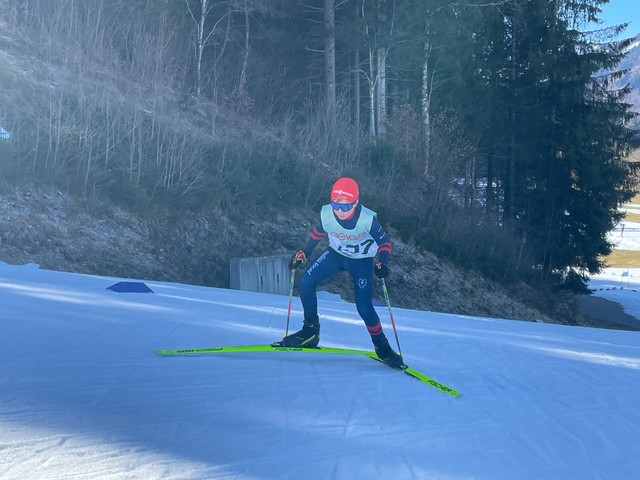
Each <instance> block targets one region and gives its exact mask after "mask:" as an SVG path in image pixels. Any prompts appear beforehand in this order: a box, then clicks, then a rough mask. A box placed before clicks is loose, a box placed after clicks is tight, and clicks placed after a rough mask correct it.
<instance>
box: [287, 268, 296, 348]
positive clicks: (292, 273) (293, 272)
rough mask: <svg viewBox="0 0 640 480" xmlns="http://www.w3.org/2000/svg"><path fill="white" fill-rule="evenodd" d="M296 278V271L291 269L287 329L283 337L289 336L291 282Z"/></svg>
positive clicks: (291, 297) (291, 296) (291, 298)
mask: <svg viewBox="0 0 640 480" xmlns="http://www.w3.org/2000/svg"><path fill="white" fill-rule="evenodd" d="M295 278H296V269H295V268H292V269H291V284H290V285H289V308H288V309H287V328H286V329H285V331H284V336H285V337H286V336H287V335H289V320H290V319H291V300H293V282H294V281H295Z"/></svg>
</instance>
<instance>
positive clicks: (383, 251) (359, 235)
mask: <svg viewBox="0 0 640 480" xmlns="http://www.w3.org/2000/svg"><path fill="white" fill-rule="evenodd" d="M326 236H328V237H329V247H328V248H327V249H326V250H325V251H324V252H322V254H321V255H320V256H319V257H318V258H317V260H316V261H315V262H314V263H313V264H312V265H311V266H310V267H309V268H308V269H307V271H306V272H305V273H304V274H302V277H301V278H300V300H301V301H302V307H303V309H304V322H303V325H302V330H300V331H299V332H296V333H293V334H291V335H287V336H286V337H284V338H283V339H282V342H279V343H278V344H280V345H284V346H287V347H316V346H317V345H318V343H319V341H320V319H319V317H318V299H317V296H316V287H317V285H318V284H319V283H320V282H322V281H324V280H326V279H328V278H330V277H332V276H334V275H336V274H337V273H338V272H340V271H343V270H344V271H347V272H349V274H350V275H351V279H352V281H353V289H354V291H355V298H356V308H357V309H358V313H359V314H360V316H361V317H362V319H363V320H364V323H365V324H366V326H367V330H368V331H369V334H370V335H371V341H372V342H373V345H374V347H375V351H376V355H377V356H378V358H380V359H381V360H382V361H383V362H385V363H386V364H387V365H389V366H390V367H392V368H397V369H402V368H404V362H403V361H402V357H401V356H400V355H398V354H397V353H396V352H394V351H393V349H392V348H391V346H390V345H389V341H388V340H387V337H386V336H385V334H384V332H383V331H382V325H381V324H380V318H379V317H378V314H377V313H376V311H375V309H374V308H373V303H372V296H373V274H374V273H375V275H376V276H377V277H379V278H385V277H387V276H388V275H389V267H388V263H389V255H390V253H391V242H390V241H389V238H388V237H387V235H386V234H385V232H384V229H383V228H382V226H381V225H380V223H379V222H378V217H377V216H376V213H375V212H373V211H371V210H369V209H368V208H366V207H364V206H362V205H361V204H360V202H359V188H358V184H357V183H356V181H355V180H353V179H352V178H348V177H342V178H340V179H338V181H336V182H335V184H334V185H333V188H332V189H331V203H330V204H328V205H325V206H323V207H322V209H321V211H320V219H319V220H318V223H317V224H316V226H315V227H314V229H313V230H312V231H311V235H310V237H309V240H308V241H307V244H306V245H305V247H304V248H303V249H302V250H298V251H297V252H296V253H295V254H294V255H293V257H292V258H291V262H290V264H289V267H290V268H291V269H292V270H294V269H296V268H298V267H299V266H300V265H302V264H303V263H304V262H306V260H307V258H309V256H310V255H311V253H312V252H313V250H314V248H315V247H316V245H317V244H318V243H319V242H320V240H322V239H323V238H324V237H326ZM376 254H377V255H378V261H377V262H375V263H374V258H375V256H376Z"/></svg>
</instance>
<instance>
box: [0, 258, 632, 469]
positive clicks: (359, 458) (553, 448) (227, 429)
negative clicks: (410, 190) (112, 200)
mask: <svg viewBox="0 0 640 480" xmlns="http://www.w3.org/2000/svg"><path fill="white" fill-rule="evenodd" d="M119 280H121V279H113V278H101V277H95V276H86V275H74V274H68V273H60V272H53V271H47V270H41V269H38V268H37V267H36V266H34V265H24V266H11V265H7V264H4V263H0V478H2V479H3V480H9V479H16V480H18V479H19V480H24V479H25V478H37V479H70V478H73V479H76V478H87V479H247V480H248V479H252V480H254V479H322V480H326V479H349V480H351V479H393V480H400V479H447V480H450V479H451V480H453V479H487V480H489V479H491V480H497V479H505V480H507V479H508V480H515V479H545V480H546V479H579V480H588V479H598V480H600V479H616V480H617V479H620V480H622V479H625V480H626V479H632V478H637V475H638V472H639V471H640V455H639V453H640V408H639V406H640V388H639V386H640V342H639V339H640V336H639V334H638V333H636V332H627V331H615V330H604V329H593V328H581V327H568V326H560V325H549V324H543V323H527V322H519V321H511V320H500V319H491V318H475V317H466V316H459V315H446V314H439V313H430V312H420V311H410V310H402V309H398V308H396V309H394V316H395V320H396V323H397V326H398V334H399V337H400V343H401V347H402V351H403V353H404V356H405V360H406V361H407V363H408V364H410V365H411V366H413V367H414V368H416V369H418V370H420V371H422V372H424V373H425V374H427V375H430V376H432V377H434V378H436V379H437V380H439V381H441V382H443V383H445V384H447V385H449V386H451V387H453V388H455V389H458V390H460V391H461V392H462V397H460V398H454V397H451V396H448V395H445V394H443V393H441V392H440V391H438V390H436V389H434V388H431V387H429V386H427V385H425V384H422V383H420V382H417V381H416V380H414V379H412V378H410V377H409V376H407V375H405V374H403V373H402V372H398V371H394V370H391V369H389V368H387V367H386V366H384V365H381V364H379V363H377V362H374V361H372V360H370V359H368V358H365V357H349V356H344V357H340V356H330V355H313V354H296V353H280V352H278V353H255V354H252V353H245V354H227V355H218V356H197V357H173V358H163V357H159V356H157V355H155V354H154V353H153V350H154V349H158V348H192V347H207V346H216V345H237V344H257V343H268V342H271V341H273V340H277V339H279V338H280V337H281V336H282V334H283V331H284V327H285V319H286V310H287V297H283V296H278V295H266V294H257V293H247V292H239V291H232V290H224V289H214V288H204V287H194V286H188V285H178V284H168V283H157V282H146V283H147V284H148V285H149V286H150V287H151V288H152V289H153V290H154V291H155V292H156V293H155V294H122V293H114V292H109V291H106V288H107V287H108V286H109V285H111V284H112V283H115V282H116V281H119ZM627 292H628V293H633V292H632V291H631V289H627ZM389 293H390V295H391V297H392V301H393V291H392V290H391V289H390V292H389ZM636 295H637V294H636ZM320 309H321V322H322V343H323V344H324V345H327V346H339V347H349V348H369V347H370V345H369V339H368V335H367V332H366V330H365V328H364V326H363V324H362V322H361V321H360V320H359V319H358V317H357V314H356V312H355V308H354V306H353V305H351V304H349V303H346V302H342V301H339V300H335V299H331V297H329V298H328V299H324V300H320ZM379 313H380V316H381V317H382V318H383V319H384V324H385V328H386V331H387V334H388V335H389V337H390V338H391V339H392V343H395V340H393V334H392V331H391V328H390V327H389V325H388V312H387V310H386V308H381V309H380V310H379ZM301 315H302V314H301V307H300V304H299V299H297V298H295V299H294V306H293V313H292V328H297V327H298V326H299V324H300V322H301Z"/></svg>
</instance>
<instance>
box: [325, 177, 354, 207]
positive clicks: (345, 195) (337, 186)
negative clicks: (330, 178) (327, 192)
mask: <svg viewBox="0 0 640 480" xmlns="http://www.w3.org/2000/svg"><path fill="white" fill-rule="evenodd" d="M359 196H360V189H359V188H358V184H357V183H356V181H355V180H354V179H353V178H349V177H342V178H339V179H338V181H337V182H336V183H334V184H333V187H332V188H331V201H332V202H337V201H338V200H346V201H347V202H349V203H354V202H355V201H356V200H358V197H359Z"/></svg>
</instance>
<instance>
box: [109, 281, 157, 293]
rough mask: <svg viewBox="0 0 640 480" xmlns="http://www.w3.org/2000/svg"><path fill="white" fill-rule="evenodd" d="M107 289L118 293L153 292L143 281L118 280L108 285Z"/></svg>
mask: <svg viewBox="0 0 640 480" xmlns="http://www.w3.org/2000/svg"><path fill="white" fill-rule="evenodd" d="M107 290H111V291H112V292H118V293H153V290H151V289H150V288H149V287H147V286H146V285H145V284H144V283H143V282H118V283H115V284H113V285H111V286H110V287H107Z"/></svg>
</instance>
